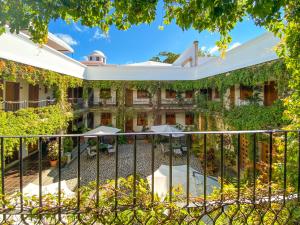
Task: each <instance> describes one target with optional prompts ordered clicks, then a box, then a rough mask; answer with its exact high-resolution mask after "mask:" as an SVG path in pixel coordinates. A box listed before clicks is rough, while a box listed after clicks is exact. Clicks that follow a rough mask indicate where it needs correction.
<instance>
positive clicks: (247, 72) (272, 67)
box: [84, 60, 289, 93]
mask: <svg viewBox="0 0 300 225" xmlns="http://www.w3.org/2000/svg"><path fill="white" fill-rule="evenodd" d="M288 79H289V74H288V73H287V71H286V68H285V65H284V64H283V62H282V61H281V60H274V61H271V62H267V63H264V64H260V65H255V66H252V67H248V68H243V69H239V70H235V71H232V72H228V73H224V74H220V75H216V76H212V77H208V78H204V79H200V80H180V81H104V80H103V81H95V80H93V81H84V86H87V87H93V88H99V89H101V88H103V89H105V88H114V89H116V90H118V89H121V88H122V87H123V85H124V83H126V85H127V87H128V88H135V89H138V90H149V91H150V92H153V91H152V90H154V91H155V90H156V89H158V88H167V89H172V90H175V91H178V92H182V91H188V90H198V89H204V88H218V89H219V90H220V91H222V90H226V89H228V88H230V87H231V86H233V85H235V84H243V85H253V86H254V85H258V84H262V83H264V82H265V81H270V80H275V81H277V83H278V90H279V92H280V93H283V92H285V91H286V90H287V86H288Z"/></svg>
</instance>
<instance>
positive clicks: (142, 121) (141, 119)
mask: <svg viewBox="0 0 300 225" xmlns="http://www.w3.org/2000/svg"><path fill="white" fill-rule="evenodd" d="M147 125H148V115H147V113H144V112H143V113H138V114H137V126H147Z"/></svg>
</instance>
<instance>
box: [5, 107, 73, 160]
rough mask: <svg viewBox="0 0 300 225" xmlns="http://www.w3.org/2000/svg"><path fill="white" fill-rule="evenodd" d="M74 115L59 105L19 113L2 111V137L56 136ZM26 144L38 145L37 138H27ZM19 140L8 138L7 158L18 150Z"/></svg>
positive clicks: (6, 144)
mask: <svg viewBox="0 0 300 225" xmlns="http://www.w3.org/2000/svg"><path fill="white" fill-rule="evenodd" d="M71 119H72V113H70V112H65V111H64V110H62V108H61V107H60V106H59V105H54V106H47V107H42V108H27V109H20V110H18V111H17V112H3V111H0V135H3V136H18V135H43V134H45V135H46V134H56V133H58V132H59V131H60V130H64V129H66V128H67V126H68V121H69V120H71ZM25 141H26V143H27V144H30V143H36V141H37V138H26V140H25ZM18 144H19V140H18V139H17V138H6V139H5V140H4V150H5V155H6V157H9V156H11V155H12V154H13V151H14V150H16V149H17V146H18Z"/></svg>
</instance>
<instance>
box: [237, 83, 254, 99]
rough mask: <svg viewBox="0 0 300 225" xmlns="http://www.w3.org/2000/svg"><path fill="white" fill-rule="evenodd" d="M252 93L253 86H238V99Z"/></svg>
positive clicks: (245, 97) (246, 97) (247, 96)
mask: <svg viewBox="0 0 300 225" xmlns="http://www.w3.org/2000/svg"><path fill="white" fill-rule="evenodd" d="M252 95H253V87H251V86H244V85H241V86H240V99H241V100H247V99H248V98H249V97H251V96H252Z"/></svg>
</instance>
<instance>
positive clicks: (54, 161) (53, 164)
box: [49, 160, 57, 167]
mask: <svg viewBox="0 0 300 225" xmlns="http://www.w3.org/2000/svg"><path fill="white" fill-rule="evenodd" d="M49 162H50V166H51V167H56V166H57V160H50V161H49Z"/></svg>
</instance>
